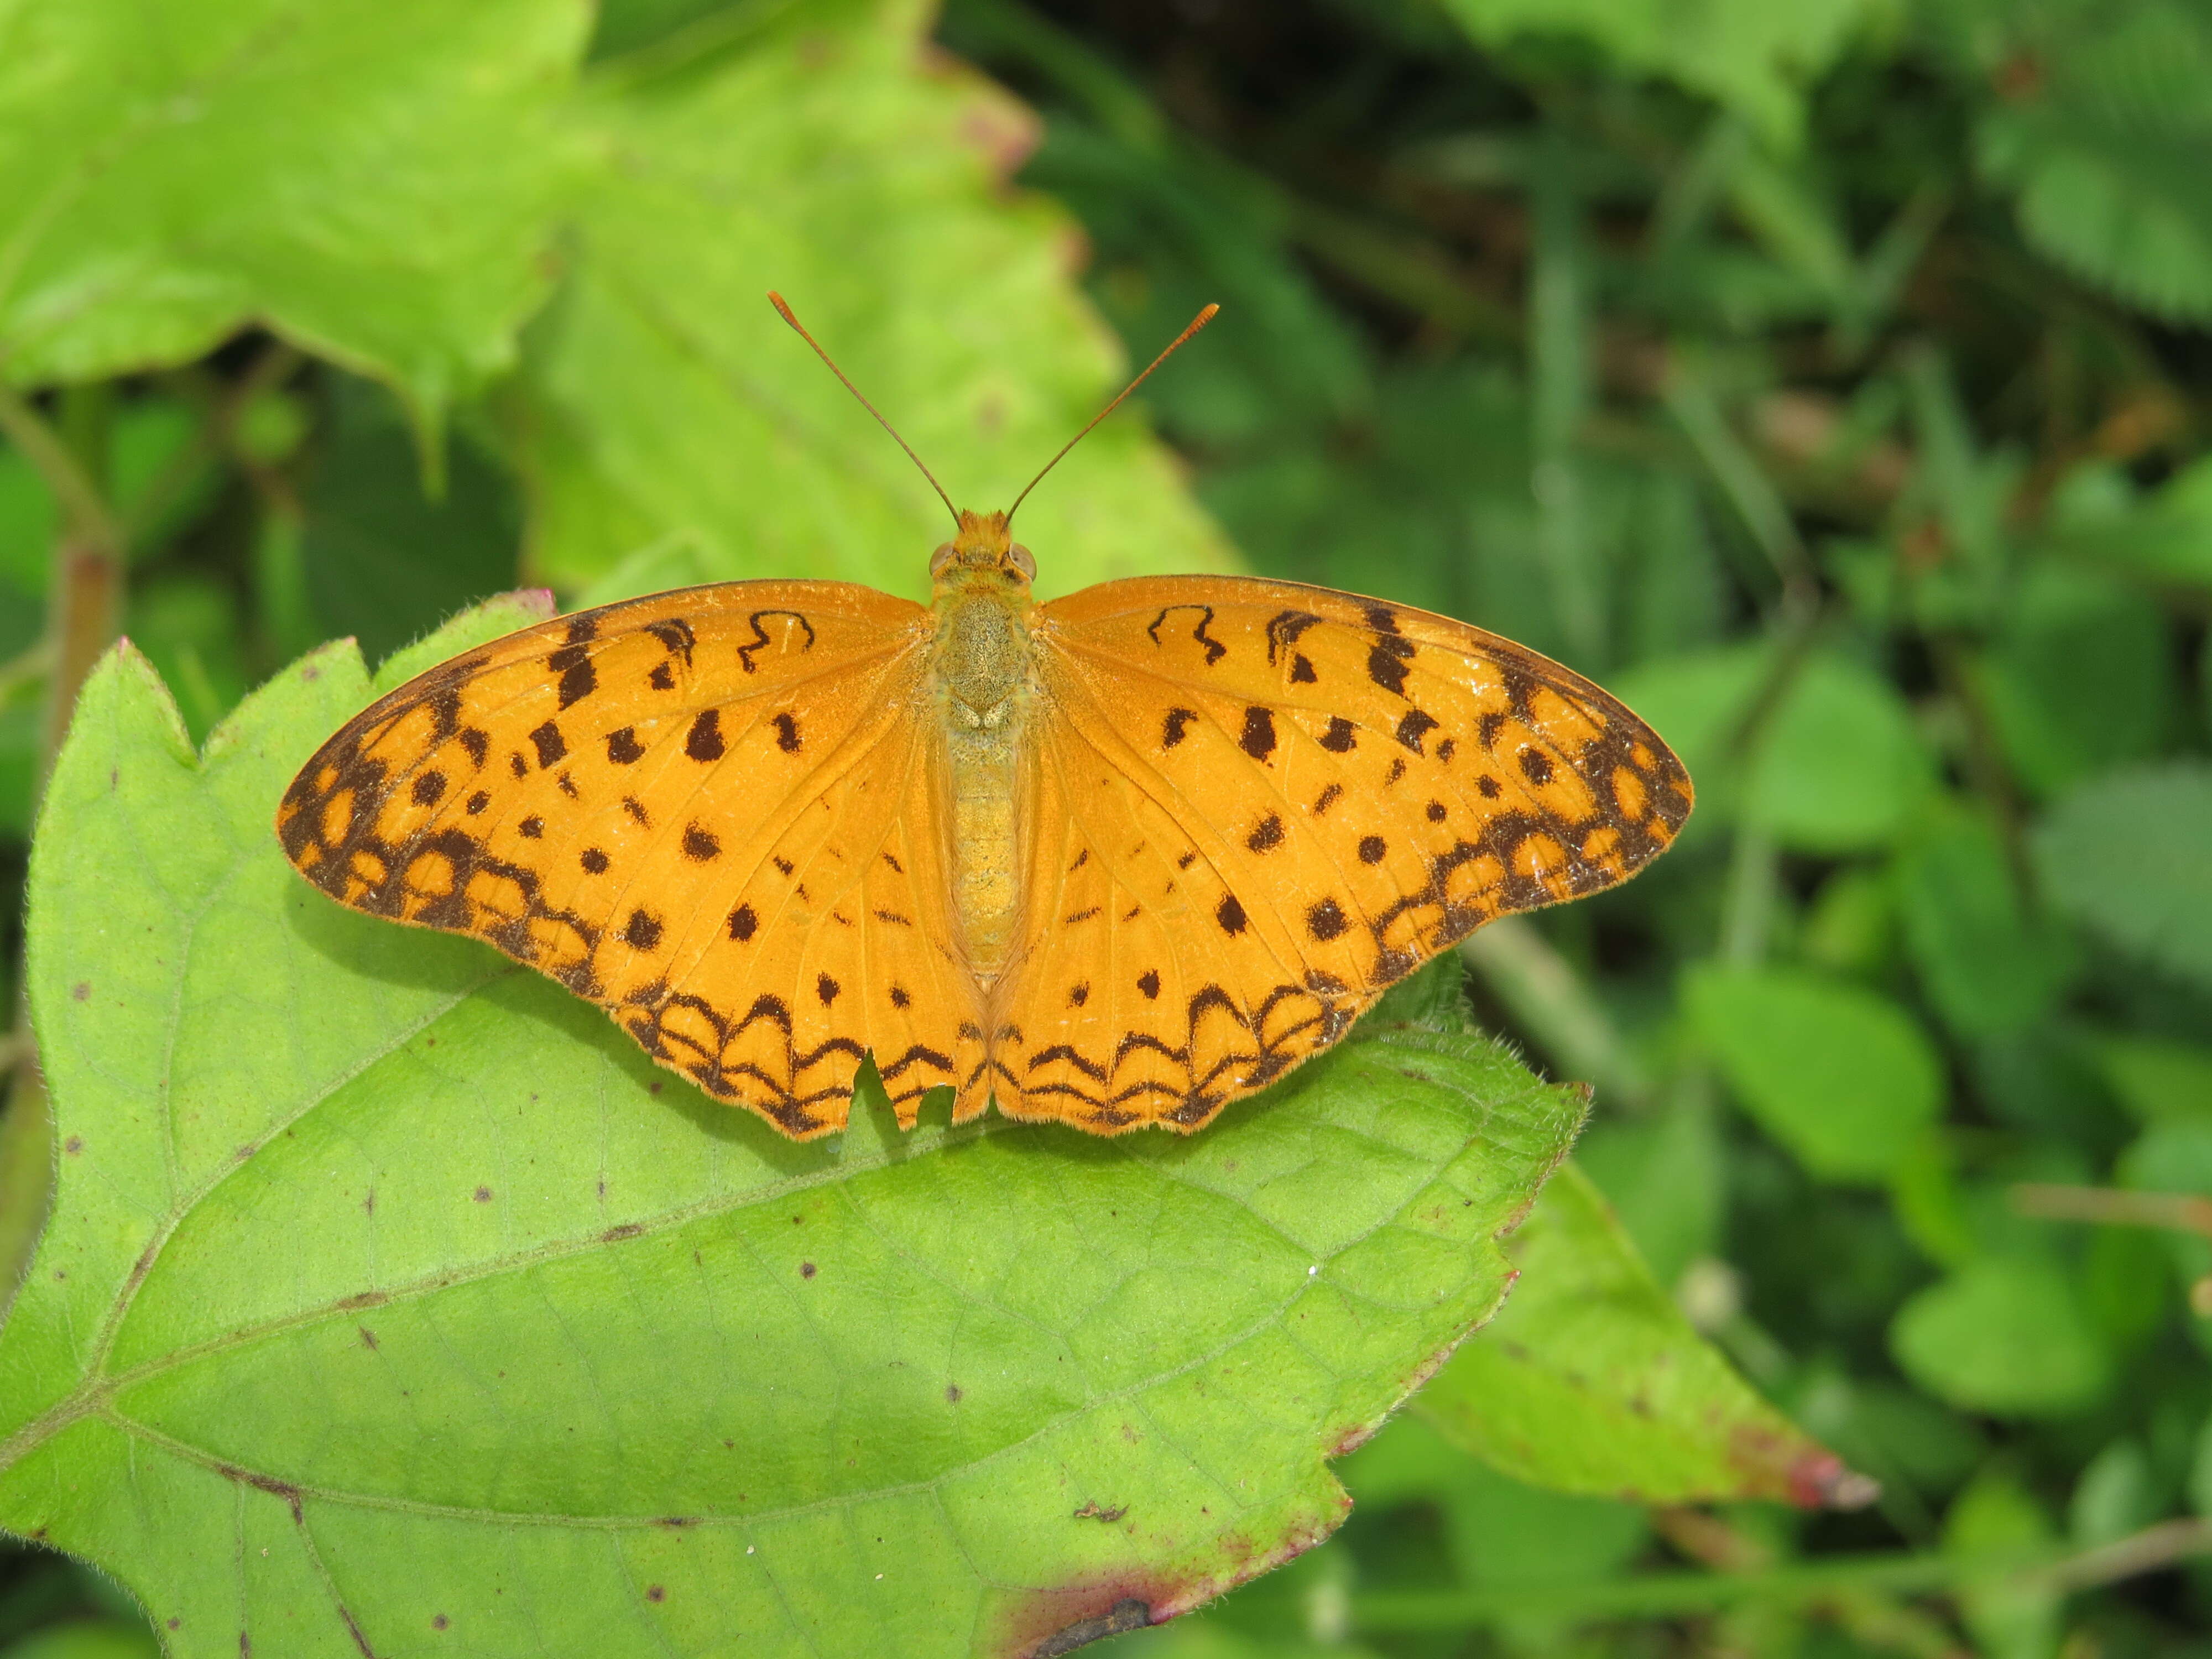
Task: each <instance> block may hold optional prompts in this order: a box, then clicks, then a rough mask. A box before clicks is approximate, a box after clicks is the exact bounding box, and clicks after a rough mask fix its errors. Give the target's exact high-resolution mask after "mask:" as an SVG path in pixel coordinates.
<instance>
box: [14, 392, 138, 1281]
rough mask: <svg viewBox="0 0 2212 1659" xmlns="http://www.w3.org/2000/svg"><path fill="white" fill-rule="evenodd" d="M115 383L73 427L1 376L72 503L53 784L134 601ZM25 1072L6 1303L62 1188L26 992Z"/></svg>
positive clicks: (39, 463) (55, 618)
mask: <svg viewBox="0 0 2212 1659" xmlns="http://www.w3.org/2000/svg"><path fill="white" fill-rule="evenodd" d="M109 395H110V393H109V388H108V387H106V386H81V387H71V388H70V389H69V390H68V391H66V392H64V393H63V394H62V416H63V422H62V424H63V428H64V429H63V430H62V431H56V430H55V429H54V428H53V427H52V426H50V425H49V424H48V423H47V422H46V420H45V418H44V417H42V416H40V413H39V411H38V410H36V409H34V408H33V407H32V405H31V404H30V403H29V401H28V400H27V399H26V398H23V397H22V396H21V394H20V393H19V392H16V391H15V389H14V388H13V387H11V386H7V385H6V384H5V383H4V382H0V432H4V433H5V434H6V435H7V436H8V439H9V441H10V442H11V443H13V444H14V445H15V447H16V448H17V449H18V450H19V451H21V453H22V454H23V456H24V457H25V459H27V460H29V462H30V463H31V465H33V467H34V468H36V469H37V471H38V472H39V474H40V477H43V478H44V479H45V480H46V485H47V487H48V488H49V489H52V491H53V493H54V495H55V498H56V499H57V500H58V501H60V503H61V507H62V523H61V528H60V530H59V532H58V534H57V536H56V538H55V541H54V550H53V567H52V573H51V575H50V577H49V579H48V585H47V596H46V641H45V643H44V645H43V646H41V647H39V649H40V653H41V655H42V656H43V658H44V660H45V664H46V670H47V684H46V725H45V731H44V733H43V738H42V741H41V744H40V756H39V773H38V787H40V789H43V788H44V787H45V782H46V775H47V773H48V772H50V771H51V770H52V769H53V763H54V757H55V755H56V754H57V753H58V752H59V750H60V749H61V742H62V737H63V734H64V733H65V732H67V731H68V730H69V722H70V714H71V713H72V712H73V711H74V710H75V708H76V694H77V689H78V688H79V687H80V686H82V684H84V680H85V677H86V676H87V675H88V674H89V673H90V672H91V671H92V667H93V665H94V663H95V662H96V661H98V660H99V658H100V653H101V652H103V651H105V650H106V648H107V646H108V643H109V641H112V639H113V638H114V637H115V632H116V623H117V618H118V617H119V616H120V614H121V611H122V604H123V569H124V550H125V541H124V535H123V529H122V526H121V525H120V524H119V523H118V521H117V520H116V517H115V514H114V513H112V511H111V510H110V509H109V507H108V505H107V501H106V495H105V494H104V490H103V485H104V483H105V475H106V451H107V413H108V400H109ZM7 1042H8V1048H9V1057H10V1060H11V1065H12V1067H13V1073H14V1075H13V1077H12V1079H10V1086H9V1092H8V1098H7V1107H6V1110H5V1112H4V1113H3V1114H0V1310H4V1306H5V1304H8V1303H11V1302H12V1301H13V1300H14V1299H15V1287H16V1285H18V1284H19V1283H20V1282H21V1276H22V1272H23V1268H24V1267H25V1266H26V1264H27V1262H28V1261H29V1260H30V1256H31V1252H32V1249H33V1247H34V1246H35V1245H36V1243H37V1242H38V1237H39V1234H40V1231H41V1230H43V1229H44V1227H45V1226H46V1212H47V1209H48V1206H49V1205H50V1204H51V1202H52V1192H53V1122H52V1117H51V1115H49V1114H48V1112H47V1110H46V1085H45V1081H44V1079H42V1077H41V1076H40V1072H39V1066H38V1063H37V1060H38V1048H37V1040H36V1038H35V1037H34V1036H33V1033H32V1030H31V1020H30V1011H29V1009H28V1008H27V1006H25V1005H24V1003H23V1001H22V1000H21V995H20V994H18V996H17V999H16V1006H15V1020H14V1023H13V1025H12V1027H11V1030H10V1031H9V1036H8V1038H7Z"/></svg>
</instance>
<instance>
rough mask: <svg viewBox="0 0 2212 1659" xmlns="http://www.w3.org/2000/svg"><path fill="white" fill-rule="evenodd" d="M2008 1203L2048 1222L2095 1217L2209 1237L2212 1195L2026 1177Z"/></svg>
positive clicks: (2110, 1224)
mask: <svg viewBox="0 0 2212 1659" xmlns="http://www.w3.org/2000/svg"><path fill="white" fill-rule="evenodd" d="M2012 1206H2013V1208H2014V1209H2015V1210H2017V1211H2018V1212H2020V1213H2021V1214H2022V1215H2031V1216H2035V1217H2038V1218H2041V1219H2044V1220H2046V1221H2093V1222H2098V1223H2101V1224H2102V1225H2105V1226H2108V1227H2164V1228H2171V1229H2172V1230H2174V1231H2179V1232H2188V1233H2197V1234H2201V1235H2202V1236H2203V1237H2206V1238H2212V1198H2199V1197H2197V1196H2196V1195H2195V1194H2191V1193H2145V1192H2132V1191H2128V1190H2125V1189H2124V1188H2117V1187H2069V1186H2061V1185H2057V1184H2056V1183H2052V1182H2039V1181H2024V1182H2020V1183H2019V1184H2017V1185H2016V1186H2015V1187H2014V1188H2013V1189H2012Z"/></svg>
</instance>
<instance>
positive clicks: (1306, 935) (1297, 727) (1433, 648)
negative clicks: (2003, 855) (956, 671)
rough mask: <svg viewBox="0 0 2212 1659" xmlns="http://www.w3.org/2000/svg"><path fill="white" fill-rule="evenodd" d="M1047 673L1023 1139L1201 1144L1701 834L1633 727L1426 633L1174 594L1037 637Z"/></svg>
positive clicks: (1499, 657)
mask: <svg viewBox="0 0 2212 1659" xmlns="http://www.w3.org/2000/svg"><path fill="white" fill-rule="evenodd" d="M1036 643H1037V653H1038V672H1039V676H1040V679H1041V683H1042V688H1043V691H1044V696H1043V699H1042V701H1043V704H1044V709H1045V714H1044V716H1043V720H1042V726H1043V730H1042V733H1041V735H1040V759H1039V775H1040V784H1039V792H1040V795H1041V796H1042V798H1043V800H1044V801H1045V802H1046V803H1047V805H1046V808H1045V810H1044V811H1042V812H1041V813H1040V828H1039V831H1038V835H1037V836H1036V841H1035V843H1034V847H1035V852H1034V854H1033V856H1032V857H1031V860H1030V866H1029V877H1028V880H1029V892H1030V908H1029V909H1028V911H1027V913H1026V920H1025V934H1024V947H1023V954H1022V955H1021V957H1019V958H1018V981H1017V982H1016V984H1015V985H1014V987H1013V988H1012V994H1011V995H1010V997H1009V998H1008V1000H1007V1002H1006V1006H1005V1008H1004V1010H1003V1012H1002V1013H1001V1015H1000V1022H999V1025H998V1027H996V1028H994V1029H997V1030H1003V1031H1005V1032H1006V1034H1007V1035H1006V1036H1005V1038H1004V1039H1003V1040H1002V1041H1001V1042H999V1043H998V1044H997V1045H996V1051H995V1053H994V1059H995V1060H997V1062H998V1064H999V1065H1000V1066H1001V1067H1002V1068H1003V1076H1004V1079H1005V1081H1004V1082H1003V1083H1002V1085H1001V1090H1000V1105H1001V1107H1002V1109H1009V1110H1012V1111H1013V1112H1015V1113H1017V1114H1018V1115H1024V1116H1062V1115H1065V1116H1068V1117H1070V1118H1071V1119H1073V1120H1074V1121H1080V1122H1083V1123H1084V1125H1085V1127H1091V1128H1094V1129H1099V1130H1103V1131H1105V1132H1109V1133H1111V1132H1114V1131H1116V1130H1119V1129H1122V1128H1127V1127H1136V1126H1138V1125H1139V1124H1142V1123H1146V1122H1164V1123H1168V1124H1170V1125H1172V1126H1173V1127H1178V1128H1182V1129H1186V1130H1187V1129H1190V1128H1194V1127H1197V1126H1198V1125H1200V1124H1202V1123H1203V1122H1205V1121H1207V1120H1208V1119H1210V1118H1211V1117H1212V1115H1213V1114H1214V1113H1215V1112H1217V1111H1218V1110H1219V1109H1220V1108H1221V1107H1222V1106H1223V1105H1224V1104H1225V1103H1227V1102H1229V1101H1230V1100H1233V1099H1235V1098H1237V1097H1240V1096H1242V1095H1244V1094H1248V1093H1249V1092H1251V1091H1253V1090H1255V1089H1256V1088H1259V1087H1261V1086H1264V1085H1265V1084H1266V1083H1267V1082H1268V1081H1269V1080H1271V1079H1273V1078H1274V1077H1276V1076H1279V1075H1280V1073H1282V1072H1283V1071H1285V1069H1287V1068H1288V1067H1289V1066H1291V1065H1292V1064H1295V1063H1296V1062H1297V1060H1300V1059H1303V1058H1304V1056H1305V1055H1306V1054H1310V1053H1311V1052H1313V1051H1314V1050H1315V1049H1316V1048H1322V1047H1325V1046H1326V1045H1327V1044H1328V1043H1329V1042H1333V1041H1334V1040H1335V1038H1336V1037H1337V1036H1339V1035H1340V1034H1341V1032H1342V1031H1343V1030H1344V1029H1345V1027H1346V1024H1348V1023H1349V1022H1350V1020H1351V1019H1352V1017H1353V1016H1355V1015H1356V1014H1357V1013H1358V1012H1359V1011H1360V1010H1361V1009H1363V1008H1364V1007H1366V1006H1368V1005H1369V1004H1370V1003H1371V1002H1372V1001H1373V1000H1374V999H1375V997H1376V996H1377V995H1379V994H1381V992H1382V991H1383V989H1384V988H1385V987H1388V986H1389V985H1390V984H1391V983H1393V982H1394V981H1396V980H1398V979H1400V978H1402V977H1403V976H1404V975H1406V974H1407V972H1409V971H1411V969H1413V968H1414V967H1415V966H1417V965H1419V963H1421V962H1422V961H1424V960H1425V959H1426V958H1427V957H1430V956H1432V955H1434V954H1435V953H1436V952H1437V951H1441V950H1443V949H1444V948H1446V947H1447V946H1449V945H1451V944H1452V943H1453V942H1454V941H1455V940H1457V939H1462V938H1463V937H1465V936H1466V935H1467V934H1468V933H1470V932H1472V931H1473V930H1474V928H1475V927H1479V926H1480V924H1481V923H1482V922H1484V921H1488V920H1490V919H1492V917H1495V916H1498V915H1504V914H1507V913H1509V912H1512V911H1517V910H1528V909H1533V908H1537V907H1539V906H1541V905H1545V904H1549V903H1553V902H1559V901H1560V900H1563V899H1568V898H1573V897H1577V896H1582V895H1583V894H1587V893H1590V892H1594V891H1596V890H1599V889H1601V888H1603V887H1607V886H1610V885H1613V884H1615V883H1617V882H1620V881H1621V880H1624V879H1626V878H1627V877H1628V876H1630V875H1632V874H1633V873H1634V872H1636V871H1637V870H1638V869H1639V868H1641V867H1642V866H1643V865H1644V864H1645V863H1647V862H1648V861H1649V860H1650V859H1651V858H1653V857H1654V856H1656V854H1658V853H1659V852H1660V851H1661V850H1662V848H1664V847H1665V846H1666V845H1667V843H1668V841H1670V840H1671V839H1672V838H1673V836H1674V833H1675V831H1676V830H1677V829H1679V828H1680V825H1681V823H1682V822H1683V820H1684V818H1686V817H1687V815H1688V812H1689V810H1690V804H1691V790H1690V782H1689V778H1688V776H1687V775H1686V773H1685V772H1684V771H1683V769H1682V768H1681V766H1680V763H1679V762H1677V761H1676V760H1675V758H1674V756H1673V754H1672V753H1671V752H1669V751H1668V749H1667V747H1666V745H1665V744H1663V743H1662V742H1661V741H1660V739H1659V738H1658V737H1657V736H1656V734H1655V733H1654V732H1652V731H1651V730H1650V727H1649V726H1645V725H1644V723H1643V722H1642V721H1641V720H1638V719H1637V717H1636V716H1635V715H1634V714H1632V713H1630V712H1629V710H1628V709H1627V708H1625V707H1623V706H1622V705H1621V704H1620V702H1618V701H1616V700H1615V699H1613V697H1611V696H1607V694H1606V693H1605V692H1603V691H1601V690H1598V688H1597V687H1595V686H1594V685H1592V684H1590V683H1589V681H1587V680H1585V679H1583V678H1581V677H1580V676H1578V675H1577V674H1574V673H1572V672H1571V671H1569V670H1567V669H1565V668H1563V667H1561V666H1560V665H1558V664H1556V663H1553V662H1551V661H1549V660H1547V659H1545V658H1542V657H1541V656H1538V655H1537V654H1535V653H1533V652H1529V651H1526V650H1523V649H1522V647H1518V646H1516V645H1514V644H1512V643H1511V642H1510V641H1504V640H1501V639H1498V637H1496V636H1495V635H1490V634H1486V633H1484V632H1482V631H1481V630H1480V629H1474V628H1469V627H1467V626H1465V625H1464V624H1462V623H1455V622H1452V621H1450V620H1449V619H1448V618H1445V617H1436V616H1432V615H1431V614H1429V613H1426V612H1423V611H1413V610H1410V609H1407V608H1405V607H1401V606H1394V605H1384V604H1381V603H1378V602H1374V601H1368V600H1362V599H1354V598H1352V596H1350V595H1346V594H1342V593H1337V592H1331V591H1329V590H1326V589H1318V588H1309V587H1304V586H1297V585H1293V584H1289V583H1273V582H1261V581H1237V580H1221V579H1218V578H1188V579H1179V578H1172V577H1168V578H1158V579H1146V580H1133V581H1125V582H1115V583H1110V584H1108V585H1106V586H1101V587H1095V588H1091V589H1088V590H1086V591H1085V592H1080V593H1077V594H1074V595H1073V596H1071V597H1070V598H1067V599H1060V600H1057V601H1055V602H1054V603H1053V604H1051V605H1047V606H1045V607H1043V608H1042V611H1041V612H1040V613H1039V617H1038V623H1037V628H1036ZM1017 1086H1018V1089H1019V1091H1020V1094H1019V1099H1018V1102H1011V1101H1009V1100H1008V1099H1007V1098H1006V1096H1007V1094H1008V1093H1010V1092H1011V1091H1012V1090H1013V1089H1014V1088H1015V1087H1017Z"/></svg>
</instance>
